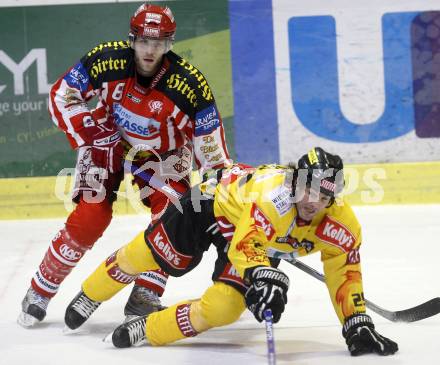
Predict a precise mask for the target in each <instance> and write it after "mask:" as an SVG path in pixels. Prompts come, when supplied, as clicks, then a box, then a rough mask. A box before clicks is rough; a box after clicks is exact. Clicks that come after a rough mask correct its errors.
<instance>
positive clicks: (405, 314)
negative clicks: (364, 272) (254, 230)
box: [284, 258, 440, 323]
mask: <svg viewBox="0 0 440 365" xmlns="http://www.w3.org/2000/svg"><path fill="white" fill-rule="evenodd" d="M284 261H286V262H288V263H289V264H291V265H293V266H295V267H297V268H298V269H300V270H302V271H304V272H305V273H307V274H309V275H311V276H313V277H314V278H315V279H318V280H319V281H322V282H323V283H325V277H324V275H323V274H321V273H320V272H318V271H316V270H315V269H313V268H311V267H310V266H308V265H306V264H304V263H303V262H301V261H298V260H296V259H294V258H292V259H290V258H289V259H284ZM365 306H366V307H367V308H368V309H371V310H372V311H373V312H375V313H377V314H379V315H380V316H382V317H384V318H386V319H388V320H390V321H391V322H406V323H409V322H416V321H421V320H422V319H425V318H429V317H432V316H435V315H436V314H439V313H440V297H437V298H433V299H431V300H428V301H427V302H425V303H423V304H419V305H416V306H415V307H412V308H408V309H404V310H400V311H390V310H387V309H384V308H382V307H379V306H378V305H376V304H374V303H373V302H371V301H369V300H367V299H365Z"/></svg>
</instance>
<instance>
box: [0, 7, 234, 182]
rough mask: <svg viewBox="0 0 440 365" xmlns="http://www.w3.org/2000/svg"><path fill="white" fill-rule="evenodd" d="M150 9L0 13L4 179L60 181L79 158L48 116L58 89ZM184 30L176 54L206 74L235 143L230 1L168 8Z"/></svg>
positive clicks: (0, 143) (0, 134) (40, 9)
mask: <svg viewBox="0 0 440 365" xmlns="http://www.w3.org/2000/svg"><path fill="white" fill-rule="evenodd" d="M140 4H142V3H113V4H111V3H109V4H89V5H59V6H33V7H14V8H0V178H4V177H27V176H52V175H57V173H58V172H59V171H60V170H61V169H62V168H64V167H73V166H74V165H75V159H76V154H75V152H74V151H72V150H71V149H70V147H69V145H68V142H67V139H66V138H65V136H64V134H63V133H61V132H60V131H58V130H57V128H56V126H55V125H54V124H53V123H52V121H51V120H50V117H49V114H48V111H47V97H48V92H49V90H50V87H51V84H52V83H53V82H54V81H55V80H56V79H57V78H59V77H60V76H61V75H62V74H63V73H64V72H66V71H67V69H68V68H69V67H70V66H72V65H74V64H75V63H76V62H77V61H78V60H79V58H80V57H82V56H83V55H84V54H85V53H86V52H88V51H89V50H90V49H91V48H93V47H94V46H96V45H97V44H99V43H102V42H104V41H111V40H124V39H126V38H127V34H128V30H129V19H130V17H131V15H132V14H133V13H134V11H135V10H136V9H137V7H138V6H139V5H140ZM160 4H161V5H162V6H164V5H168V6H170V8H171V9H172V11H173V13H174V15H175V18H176V22H177V32H176V44H175V46H174V51H175V52H177V53H179V54H180V55H182V56H183V57H184V58H186V59H188V61H189V62H191V63H193V64H194V65H195V66H196V67H198V68H200V70H201V71H202V72H203V73H204V74H205V76H206V78H207V79H208V81H209V83H210V85H211V88H212V89H213V91H214V94H215V97H216V99H217V103H218V106H219V110H220V112H221V114H222V116H223V120H224V122H225V126H226V133H227V140H228V144H229V149H230V152H231V153H232V154H233V141H232V132H231V129H232V114H233V112H232V108H233V107H232V77H231V66H230V50H229V49H230V45H229V44H230V43H229V30H228V29H229V20H228V3H227V0H216V1H204V0H185V1H179V2H175V1H172V2H169V4H167V2H161V3H160Z"/></svg>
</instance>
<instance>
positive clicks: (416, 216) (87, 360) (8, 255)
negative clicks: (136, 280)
mask: <svg viewBox="0 0 440 365" xmlns="http://www.w3.org/2000/svg"><path fill="white" fill-rule="evenodd" d="M355 211H356V212H357V213H358V217H359V220H360V222H361V223H362V225H363V233H364V243H363V247H362V250H361V255H362V267H363V278H364V289H365V295H366V297H367V298H368V299H369V300H371V301H373V302H374V303H376V304H378V305H380V306H383V307H385V308H387V309H392V310H400V309H406V308H408V307H411V306H414V305H417V304H420V303H422V302H424V301H426V300H428V299H431V298H433V297H437V296H440V284H439V277H440V268H439V265H438V263H439V259H440V238H439V237H440V206H438V205H432V206H429V205H426V206H407V207H405V206H380V207H363V208H360V207H355ZM63 222H64V220H34V221H0V232H1V236H0V237H1V245H0V253H1V254H0V277H1V281H0V364H4V365H16V364H17V365H18V364H20V365H40V364H41V365H52V364H53V365H55V364H57V365H58V364H63V365H69V364H72V365H78V364H82V365H89V364H90V365H95V364H96V365H98V364H100V365H113V364H114V365H125V364H133V365H135V364H143V365H146V364H166V365H171V364H176V365H183V364H190V365H195V364H209V365H215V364H219V365H220V364H221V365H225V364H228V365H229V364H240V365H244V364H246V365H251V364H252V365H254V364H266V363H267V360H266V342H265V332H264V326H263V325H262V324H259V323H257V322H256V321H255V320H254V319H253V317H251V315H250V314H248V313H247V312H246V313H245V314H244V315H243V317H242V318H241V319H240V320H239V321H238V322H236V323H235V324H233V325H231V326H228V327H224V328H220V329H215V330H211V331H208V332H206V333H204V334H202V335H200V336H198V337H195V338H191V339H189V340H183V341H180V342H179V343H176V344H174V345H170V346H167V347H162V348H151V347H146V346H143V347H138V348H131V349H124V350H120V349H116V348H113V347H112V345H111V344H108V343H104V342H102V338H103V337H104V336H105V335H106V334H107V333H108V332H110V331H111V330H112V329H113V328H114V327H116V326H117V325H118V324H119V323H120V322H121V321H122V320H123V313H122V312H123V306H124V304H125V300H126V298H127V296H128V293H129V290H130V289H128V288H126V289H125V290H124V291H122V292H121V293H120V294H119V295H117V296H116V297H115V298H113V299H112V300H111V301H109V302H107V303H104V304H103V305H102V306H101V307H100V308H99V309H98V311H97V312H96V313H95V314H94V315H93V316H92V317H91V318H90V320H89V321H88V322H86V323H85V324H84V326H83V327H82V328H81V330H80V331H79V332H78V333H75V334H68V335H66V334H63V327H64V324H63V316H64V310H65V307H66V305H67V304H68V303H69V302H70V300H71V299H72V298H73V297H74V296H75V295H76V293H77V292H78V291H79V289H80V284H81V282H82V280H83V279H84V278H85V277H86V276H87V275H88V274H89V273H91V271H92V270H94V268H95V267H96V266H97V265H98V264H99V263H100V262H101V261H102V260H103V259H104V258H105V257H106V256H107V255H108V254H110V253H111V252H113V251H114V250H115V249H117V248H119V247H120V246H121V245H123V244H124V243H126V242H128V240H130V239H131V238H132V237H133V236H134V235H135V234H136V233H138V232H139V231H140V230H141V229H143V228H144V227H145V226H146V223H147V219H146V218H145V217H142V216H125V217H116V218H114V220H113V222H112V223H111V225H110V227H109V228H108V230H107V231H106V232H105V234H104V236H103V237H102V238H101V239H100V240H99V241H98V243H97V244H96V245H95V247H94V248H93V250H92V251H90V252H89V253H88V254H87V255H86V257H85V258H84V259H83V260H82V261H81V262H80V264H79V265H78V267H77V268H76V269H75V270H74V271H73V273H72V274H71V275H70V276H69V277H68V278H67V279H66V280H65V282H64V284H63V285H62V287H61V289H60V291H59V293H58V295H57V296H56V297H55V298H54V299H53V300H52V301H51V303H50V305H49V308H48V314H47V317H46V319H45V321H44V322H43V323H42V324H40V325H39V326H38V328H34V329H30V330H26V329H23V328H21V327H20V326H18V325H17V324H16V322H15V321H16V318H17V315H18V313H19V309H20V302H21V300H22V297H23V295H24V294H25V292H26V290H27V288H28V286H29V282H30V278H31V277H32V275H33V273H34V271H35V269H36V267H37V265H38V264H39V263H40V260H41V258H42V256H43V254H44V252H45V251H46V249H47V246H48V244H49V242H50V240H51V238H52V237H53V235H54V234H55V233H56V231H57V230H58V229H59V228H60V227H62V225H63ZM214 254H215V252H214V251H209V252H208V253H207V254H206V255H205V258H204V260H203V261H202V263H201V264H200V265H199V267H197V268H196V269H195V270H194V271H193V272H191V273H190V274H188V275H186V276H184V277H182V278H171V279H170V280H169V283H168V287H167V291H166V293H165V295H164V300H163V301H164V303H165V304H168V305H169V304H173V303H174V302H176V301H177V300H181V299H185V298H195V297H198V296H200V295H201V294H202V293H203V291H204V289H205V288H207V287H208V286H209V285H210V276H211V271H212V267H213V261H214V256H215V255H214ZM304 262H306V263H308V264H310V265H312V266H313V267H315V268H317V269H319V270H320V271H321V263H320V261H319V255H314V256H311V257H309V258H307V259H305V260H304ZM280 267H281V269H283V270H284V271H285V272H287V273H288V274H289V276H290V278H291V287H290V291H289V303H288V305H287V309H286V312H285V313H284V315H283V318H282V320H281V321H280V323H278V324H277V325H275V342H276V351H277V363H278V364H297V365H300V364H301V365H305V364H308V365H314V364H320V365H321V364H325V365H333V364H335V365H344V364H356V365H364V364H375V365H376V364H393V365H414V364H420V365H422V364H423V365H434V364H439V361H440V360H439V355H440V342H439V339H440V315H438V316H436V317H432V318H430V319H426V320H423V321H421V322H414V323H411V324H402V323H399V324H396V323H391V322H388V321H387V320H385V319H383V318H381V317H379V316H378V315H376V314H374V313H373V312H371V311H369V314H370V315H371V316H372V317H373V319H374V321H375V323H376V327H377V328H378V330H379V332H380V333H382V334H384V335H386V336H388V337H390V338H392V339H394V340H395V341H396V342H398V344H399V347H400V351H399V352H398V354H396V355H395V356H391V357H379V356H376V355H366V356H362V357H358V358H352V357H350V356H349V353H348V351H347V349H346V345H345V343H344V340H343V338H342V336H341V326H340V324H339V322H338V320H337V318H336V315H335V314H334V312H333V309H332V306H331V303H330V300H329V297H328V294H327V291H326V288H325V287H324V285H323V284H322V283H320V282H319V281H317V280H316V279H314V278H312V277H310V276H308V275H307V274H305V273H303V272H301V271H298V270H297V269H296V268H294V267H291V266H289V265H288V264H287V263H283V264H281V266H280Z"/></svg>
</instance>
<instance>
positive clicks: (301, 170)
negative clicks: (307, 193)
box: [297, 147, 344, 197]
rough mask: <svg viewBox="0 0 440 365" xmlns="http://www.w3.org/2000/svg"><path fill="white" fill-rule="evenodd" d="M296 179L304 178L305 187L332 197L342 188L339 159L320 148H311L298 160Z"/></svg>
mask: <svg viewBox="0 0 440 365" xmlns="http://www.w3.org/2000/svg"><path fill="white" fill-rule="evenodd" d="M297 168H298V171H297V177H299V180H301V176H302V177H303V179H304V176H306V179H304V180H306V181H305V182H306V186H307V187H312V189H313V188H314V187H315V189H313V190H316V191H318V187H319V191H320V192H321V193H323V194H326V195H329V196H331V197H334V196H335V195H338V194H339V193H340V192H341V191H342V189H343V188H344V174H343V168H344V165H343V163H342V159H341V157H339V156H338V155H332V154H330V153H328V152H326V151H324V150H323V149H322V148H321V147H315V148H312V149H311V150H310V151H309V152H308V153H307V154H306V155H304V156H302V157H301V158H300V159H299V160H298V167H297Z"/></svg>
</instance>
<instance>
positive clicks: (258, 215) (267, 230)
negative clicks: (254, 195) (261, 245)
mask: <svg viewBox="0 0 440 365" xmlns="http://www.w3.org/2000/svg"><path fill="white" fill-rule="evenodd" d="M251 215H252V217H253V218H254V220H255V226H257V227H259V228H261V229H262V230H263V231H264V234H265V235H266V237H267V239H268V240H269V241H270V240H271V239H272V237H273V235H274V233H275V229H274V228H273V226H272V224H271V223H270V221H269V219H267V218H266V216H265V215H264V213H263V212H262V211H261V210H260V209H258V207H257V205H256V204H255V203H254V204H253V205H252V210H251Z"/></svg>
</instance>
